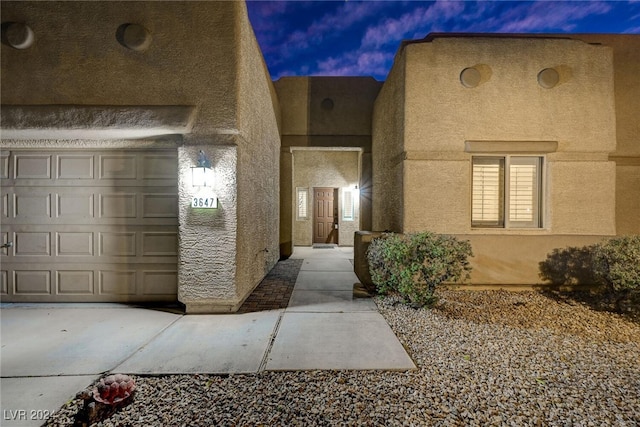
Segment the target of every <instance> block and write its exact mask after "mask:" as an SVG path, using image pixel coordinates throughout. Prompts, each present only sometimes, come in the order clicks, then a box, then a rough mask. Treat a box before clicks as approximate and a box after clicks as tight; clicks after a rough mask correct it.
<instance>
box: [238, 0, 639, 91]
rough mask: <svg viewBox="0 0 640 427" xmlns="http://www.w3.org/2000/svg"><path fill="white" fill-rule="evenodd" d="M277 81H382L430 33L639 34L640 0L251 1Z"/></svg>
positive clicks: (260, 38)
mask: <svg viewBox="0 0 640 427" xmlns="http://www.w3.org/2000/svg"><path fill="white" fill-rule="evenodd" d="M247 7H248V9H249V18H250V20H251V23H252V24H253V28H254V31H255V33H256V37H257V39H258V43H259V44H260V47H261V48H262V52H263V55H264V57H265V60H266V63H267V67H268V68H269V72H270V73H271V77H272V78H273V79H274V80H277V79H279V78H280V77H283V76H300V75H302V76H373V77H375V78H376V79H378V80H384V79H385V78H386V76H387V73H388V72H389V69H390V68H391V64H392V63H393V57H394V55H395V53H396V51H397V49H398V47H399V45H400V42H401V41H402V40H407V39H420V38H423V37H425V36H426V35H427V34H428V33H430V32H476V33H631V34H640V0H633V1H627V0H614V1H596V0H591V1H569V0H564V1H551V0H542V1H540V0H538V1H505V0H501V1H451V0H444V1H442V0H438V1H411V0H410V1H374V0H368V1H356V0H348V1H253V0H249V1H247Z"/></svg>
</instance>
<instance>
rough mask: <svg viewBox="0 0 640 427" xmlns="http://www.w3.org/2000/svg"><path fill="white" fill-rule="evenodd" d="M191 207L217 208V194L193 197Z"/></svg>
mask: <svg viewBox="0 0 640 427" xmlns="http://www.w3.org/2000/svg"><path fill="white" fill-rule="evenodd" d="M191 207H192V208H198V209H217V208H218V198H217V197H216V196H213V195H211V196H204V197H193V198H192V199H191Z"/></svg>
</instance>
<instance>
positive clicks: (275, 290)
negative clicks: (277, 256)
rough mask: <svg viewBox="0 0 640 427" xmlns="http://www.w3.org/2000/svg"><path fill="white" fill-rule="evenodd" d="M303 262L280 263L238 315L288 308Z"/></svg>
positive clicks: (297, 260) (257, 288)
mask: <svg viewBox="0 0 640 427" xmlns="http://www.w3.org/2000/svg"><path fill="white" fill-rule="evenodd" d="M302 261H303V260H301V259H286V260H283V261H280V262H278V263H277V264H276V266H275V267H273V269H272V270H271V271H270V272H269V274H267V276H266V277H265V278H264V279H263V280H262V282H260V284H259V285H258V286H257V287H256V288H255V289H254V291H253V292H252V293H251V295H249V298H247V299H246V300H245V302H244V304H242V307H240V310H238V313H239V314H241V313H254V312H256V311H266V310H279V309H282V308H287V306H288V305H289V299H290V298H291V293H292V292H293V287H294V286H295V284H296V279H297V277H298V272H299V271H300V267H302Z"/></svg>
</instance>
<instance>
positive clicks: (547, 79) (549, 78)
mask: <svg viewBox="0 0 640 427" xmlns="http://www.w3.org/2000/svg"><path fill="white" fill-rule="evenodd" d="M559 81H560V74H558V72H557V71H556V70H554V69H553V68H545V69H544V70H542V71H540V72H539V73H538V84H539V85H540V86H542V87H543V88H545V89H551V88H552V87H554V86H555V85H557V84H558V82H559Z"/></svg>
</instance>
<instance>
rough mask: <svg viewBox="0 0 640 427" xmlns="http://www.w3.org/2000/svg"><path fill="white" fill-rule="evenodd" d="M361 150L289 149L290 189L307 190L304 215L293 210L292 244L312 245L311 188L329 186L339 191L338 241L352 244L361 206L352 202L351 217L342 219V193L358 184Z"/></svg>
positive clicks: (347, 244) (342, 243) (342, 244)
mask: <svg viewBox="0 0 640 427" xmlns="http://www.w3.org/2000/svg"><path fill="white" fill-rule="evenodd" d="M361 153H362V151H361V150H359V149H350V150H348V149H335V148H334V149H331V148H325V149H323V150H321V149H318V148H314V149H301V148H298V149H292V154H293V188H295V189H298V188H303V189H307V190H308V191H309V199H308V203H307V205H308V206H307V211H308V212H309V213H310V215H309V216H308V217H307V218H298V217H297V215H296V213H295V212H294V213H293V214H292V215H293V218H294V225H293V244H294V246H311V245H312V243H313V236H312V234H313V214H312V212H313V197H312V195H313V189H314V188H317V187H330V188H335V189H337V190H338V192H337V193H338V200H335V201H334V203H336V202H337V203H338V244H339V245H340V246H353V236H354V233H355V232H356V231H358V230H360V209H359V208H360V207H359V205H358V202H356V203H355V206H354V208H355V209H354V212H355V215H354V217H353V219H345V218H344V216H343V213H342V209H343V206H342V201H343V197H344V196H343V194H344V192H346V191H349V192H352V191H353V190H354V189H355V187H356V186H357V185H358V184H359V177H360V162H361Z"/></svg>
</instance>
